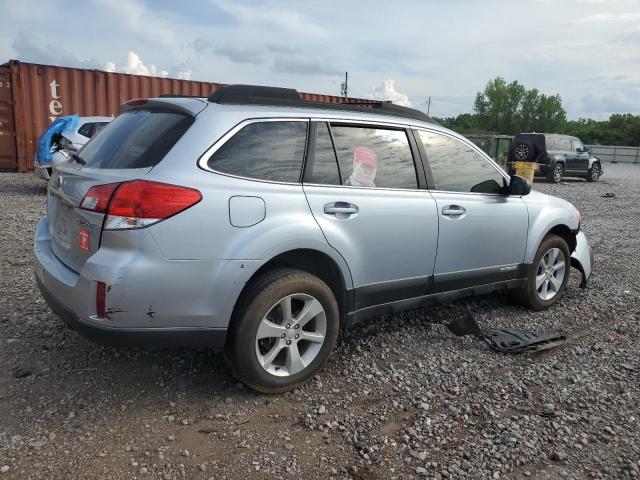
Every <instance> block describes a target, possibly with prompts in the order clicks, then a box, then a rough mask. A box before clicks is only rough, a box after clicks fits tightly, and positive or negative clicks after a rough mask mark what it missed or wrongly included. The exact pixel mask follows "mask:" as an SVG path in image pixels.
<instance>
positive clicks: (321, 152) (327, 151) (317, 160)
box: [305, 123, 341, 185]
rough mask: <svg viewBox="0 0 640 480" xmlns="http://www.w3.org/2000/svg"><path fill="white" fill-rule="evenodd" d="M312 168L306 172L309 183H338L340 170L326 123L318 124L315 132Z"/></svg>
mask: <svg viewBox="0 0 640 480" xmlns="http://www.w3.org/2000/svg"><path fill="white" fill-rule="evenodd" d="M311 167H312V168H313V170H312V171H311V172H308V179H306V180H305V181H308V182H309V183H322V184H324V185H340V184H341V182H340V172H339V171H338V161H337V160H336V154H335V151H334V150H333V142H332V141H331V134H330V133H329V126H328V125H327V124H326V123H321V124H319V125H318V130H317V133H316V148H315V151H314V159H313V165H311Z"/></svg>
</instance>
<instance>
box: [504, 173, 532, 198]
mask: <svg viewBox="0 0 640 480" xmlns="http://www.w3.org/2000/svg"><path fill="white" fill-rule="evenodd" d="M530 192H531V184H530V183H529V182H528V181H527V180H526V179H525V178H523V177H520V176H518V175H512V176H511V181H510V182H509V195H528V194H529V193H530Z"/></svg>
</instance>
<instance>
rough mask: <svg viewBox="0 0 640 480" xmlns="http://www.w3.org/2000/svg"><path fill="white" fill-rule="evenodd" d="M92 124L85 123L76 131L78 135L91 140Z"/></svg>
mask: <svg viewBox="0 0 640 480" xmlns="http://www.w3.org/2000/svg"><path fill="white" fill-rule="evenodd" d="M93 126H94V124H93V123H85V124H84V125H82V126H81V127H80V128H79V129H78V133H79V134H80V135H82V136H83V137H87V138H91V132H92V131H93Z"/></svg>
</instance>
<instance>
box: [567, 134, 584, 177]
mask: <svg viewBox="0 0 640 480" xmlns="http://www.w3.org/2000/svg"><path fill="white" fill-rule="evenodd" d="M571 150H572V153H573V157H572V161H571V164H570V167H567V168H568V169H569V170H571V171H573V172H576V173H583V174H586V173H587V170H588V169H589V151H585V148H584V145H582V142H581V141H580V140H579V139H577V138H572V139H571Z"/></svg>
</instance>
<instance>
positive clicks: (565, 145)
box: [554, 137, 571, 151]
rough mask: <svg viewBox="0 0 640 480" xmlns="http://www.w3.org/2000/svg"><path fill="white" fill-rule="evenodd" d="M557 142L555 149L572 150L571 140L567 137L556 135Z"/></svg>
mask: <svg viewBox="0 0 640 480" xmlns="http://www.w3.org/2000/svg"><path fill="white" fill-rule="evenodd" d="M555 144H556V148H554V150H564V151H569V150H571V140H570V139H569V138H567V137H556V138H555Z"/></svg>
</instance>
